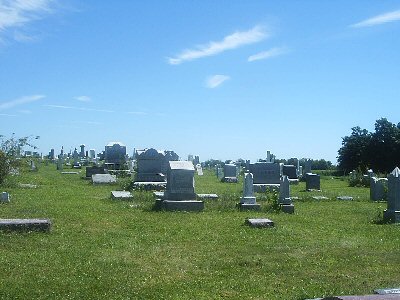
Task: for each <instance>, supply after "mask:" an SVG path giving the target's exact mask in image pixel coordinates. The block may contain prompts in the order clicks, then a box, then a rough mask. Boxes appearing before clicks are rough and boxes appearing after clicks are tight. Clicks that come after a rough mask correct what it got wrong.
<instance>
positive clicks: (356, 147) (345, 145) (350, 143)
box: [337, 126, 371, 173]
mask: <svg viewBox="0 0 400 300" xmlns="http://www.w3.org/2000/svg"><path fill="white" fill-rule="evenodd" d="M351 130H352V133H351V135H350V136H345V137H344V138H343V141H342V147H341V148H340V149H339V151H338V154H339V156H338V157H337V159H338V167H339V169H340V170H342V171H344V172H346V173H348V172H350V171H352V170H354V169H358V168H360V169H361V170H362V171H363V172H364V171H366V170H367V169H368V167H369V160H368V149H369V144H370V142H371V133H370V132H368V130H366V129H361V128H360V127H359V126H357V127H353V128H352V129H351Z"/></svg>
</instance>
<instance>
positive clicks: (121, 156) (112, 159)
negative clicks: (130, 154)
mask: <svg viewBox="0 0 400 300" xmlns="http://www.w3.org/2000/svg"><path fill="white" fill-rule="evenodd" d="M104 160H105V163H106V164H107V165H113V167H114V169H120V168H121V166H122V165H123V164H124V163H125V160H126V146H125V145H124V144H122V143H120V142H110V143H108V145H107V146H106V147H105V151H104Z"/></svg>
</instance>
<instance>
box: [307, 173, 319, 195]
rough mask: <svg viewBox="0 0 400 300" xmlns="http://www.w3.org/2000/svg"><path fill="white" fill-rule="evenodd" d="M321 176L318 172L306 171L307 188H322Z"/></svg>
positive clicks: (308, 189)
mask: <svg viewBox="0 0 400 300" xmlns="http://www.w3.org/2000/svg"><path fill="white" fill-rule="evenodd" d="M320 189H321V177H320V176H319V175H317V174H313V173H306V190H307V191H310V190H320Z"/></svg>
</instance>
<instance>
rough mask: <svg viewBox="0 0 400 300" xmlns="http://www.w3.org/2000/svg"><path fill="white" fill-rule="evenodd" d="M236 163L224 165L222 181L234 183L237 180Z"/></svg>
mask: <svg viewBox="0 0 400 300" xmlns="http://www.w3.org/2000/svg"><path fill="white" fill-rule="evenodd" d="M236 172H237V170H236V165H234V164H225V165H224V178H223V180H222V181H223V182H233V183H236V182H238V179H237V177H236Z"/></svg>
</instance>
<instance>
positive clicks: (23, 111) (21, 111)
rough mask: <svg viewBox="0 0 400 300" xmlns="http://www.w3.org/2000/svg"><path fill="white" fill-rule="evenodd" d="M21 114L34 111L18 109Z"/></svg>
mask: <svg viewBox="0 0 400 300" xmlns="http://www.w3.org/2000/svg"><path fill="white" fill-rule="evenodd" d="M18 112H19V113H20V114H24V115H29V114H31V113H32V111H30V110H27V109H23V110H19V111H18Z"/></svg>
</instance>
